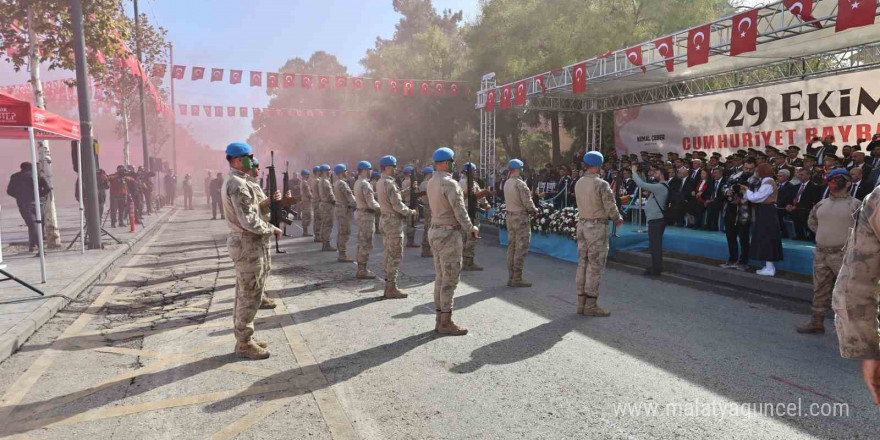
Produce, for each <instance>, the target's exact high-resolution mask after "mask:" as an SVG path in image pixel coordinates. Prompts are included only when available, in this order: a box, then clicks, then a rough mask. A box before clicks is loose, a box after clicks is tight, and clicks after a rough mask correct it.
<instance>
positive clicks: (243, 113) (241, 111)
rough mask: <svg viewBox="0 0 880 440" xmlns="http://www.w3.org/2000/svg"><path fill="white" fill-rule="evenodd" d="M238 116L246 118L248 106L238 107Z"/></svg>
mask: <svg viewBox="0 0 880 440" xmlns="http://www.w3.org/2000/svg"><path fill="white" fill-rule="evenodd" d="M238 116H240V117H242V118H246V117H247V107H239V108H238Z"/></svg>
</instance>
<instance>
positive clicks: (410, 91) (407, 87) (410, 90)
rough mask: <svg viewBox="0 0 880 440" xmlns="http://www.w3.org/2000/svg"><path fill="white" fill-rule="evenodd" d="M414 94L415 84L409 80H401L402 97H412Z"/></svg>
mask: <svg viewBox="0 0 880 440" xmlns="http://www.w3.org/2000/svg"><path fill="white" fill-rule="evenodd" d="M415 94H416V83H415V81H413V80H411V79H405V80H403V96H413V95H415Z"/></svg>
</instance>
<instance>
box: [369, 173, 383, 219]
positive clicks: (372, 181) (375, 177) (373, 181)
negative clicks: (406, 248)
mask: <svg viewBox="0 0 880 440" xmlns="http://www.w3.org/2000/svg"><path fill="white" fill-rule="evenodd" d="M380 177H382V173H380V172H379V170H373V171H372V172H371V173H370V186H372V187H373V194H374V195H375V196H376V203H379V194H378V193H376V182H378V181H379V178H380ZM379 217H380V216H379V215H376V233H377V234H379V235H382V230H381V229H379Z"/></svg>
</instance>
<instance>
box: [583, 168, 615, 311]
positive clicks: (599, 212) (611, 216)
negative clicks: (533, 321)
mask: <svg viewBox="0 0 880 440" xmlns="http://www.w3.org/2000/svg"><path fill="white" fill-rule="evenodd" d="M574 193H575V198H576V199H577V206H578V216H579V219H580V221H579V222H578V226H577V243H578V268H577V275H576V277H575V284H576V286H577V295H578V313H580V314H589V315H594V316H608V312H606V311H604V310H602V309H601V308H599V306H598V305H597V300H598V298H599V280H600V279H601V278H602V272H603V271H604V270H605V260H606V259H607V258H608V247H609V246H608V221H609V220H613V221H617V220H620V219H622V217H621V216H620V211H618V210H617V204H616V203H615V202H614V193H613V192H612V191H611V186H609V185H608V182H606V181H604V180H602V179H601V178H599V175H598V174H596V173H590V172H588V173H586V174H585V175H584V176H583V177H581V178H580V179H578V181H577V184H576V185H575V187H574Z"/></svg>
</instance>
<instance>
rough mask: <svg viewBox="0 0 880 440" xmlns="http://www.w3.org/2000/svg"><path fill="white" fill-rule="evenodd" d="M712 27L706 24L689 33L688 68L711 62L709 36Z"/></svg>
mask: <svg viewBox="0 0 880 440" xmlns="http://www.w3.org/2000/svg"><path fill="white" fill-rule="evenodd" d="M711 33H712V26H711V25H709V24H704V25H702V26H700V27H698V28H694V29H691V30H690V31H688V45H687V60H688V67H694V66H699V65H700V64H706V63H708V62H709V45H710V44H711V43H710V41H709V36H710V35H711Z"/></svg>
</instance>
